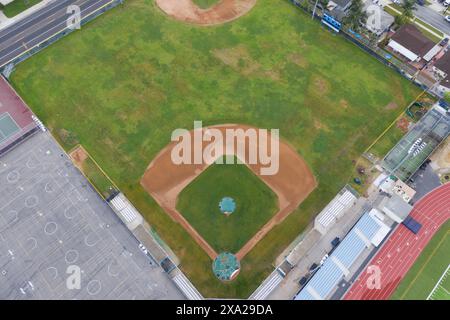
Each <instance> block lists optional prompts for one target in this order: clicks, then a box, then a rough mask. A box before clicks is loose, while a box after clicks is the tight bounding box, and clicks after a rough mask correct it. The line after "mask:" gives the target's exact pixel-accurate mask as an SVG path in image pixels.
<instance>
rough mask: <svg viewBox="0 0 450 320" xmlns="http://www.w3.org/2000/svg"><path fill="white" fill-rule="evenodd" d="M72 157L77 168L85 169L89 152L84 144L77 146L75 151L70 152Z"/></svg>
mask: <svg viewBox="0 0 450 320" xmlns="http://www.w3.org/2000/svg"><path fill="white" fill-rule="evenodd" d="M69 156H70V158H71V159H72V161H73V163H74V164H75V166H76V167H77V168H79V169H80V170H83V164H84V162H85V161H86V159H87V158H89V155H88V153H87V152H86V150H84V148H83V147H82V146H78V147H76V148H75V149H74V150H73V151H71V152H70V153H69Z"/></svg>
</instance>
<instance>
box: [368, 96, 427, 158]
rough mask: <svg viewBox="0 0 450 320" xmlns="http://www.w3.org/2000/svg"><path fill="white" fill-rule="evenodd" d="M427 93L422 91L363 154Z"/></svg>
mask: <svg viewBox="0 0 450 320" xmlns="http://www.w3.org/2000/svg"><path fill="white" fill-rule="evenodd" d="M426 92H427V91H426V90H424V91H422V92H421V93H420V94H419V95H418V96H417V97H416V98H415V99H414V100H413V101H412V102H411V103H410V104H409V105H408V106H407V107H406V109H405V110H403V111H402V112H401V113H400V115H399V116H398V117H397V118H395V120H394V121H393V122H392V123H391V124H390V125H389V126H388V127H387V128H386V129H385V130H384V131H383V132H382V133H381V134H380V135H379V136H378V138H376V139H375V141H374V142H373V143H372V144H371V145H370V146H369V147H368V148H367V149H366V150H364V152H363V153H366V152H368V151H369V150H370V149H371V148H372V147H373V146H374V145H375V144H376V143H377V142H378V141H379V140H380V139H381V138H382V137H383V136H384V135H385V134H386V132H388V131H389V129H391V128H392V126H393V125H394V124H396V123H397V121H398V120H399V119H400V118H401V117H402V116H403V115H404V114H405V113H406V111H407V110H408V109H409V108H410V107H411V106H412V105H413V104H414V103H415V102H416V101H417V100H419V99H420V98H421V97H422V96H423V95H424V94H425V93H426Z"/></svg>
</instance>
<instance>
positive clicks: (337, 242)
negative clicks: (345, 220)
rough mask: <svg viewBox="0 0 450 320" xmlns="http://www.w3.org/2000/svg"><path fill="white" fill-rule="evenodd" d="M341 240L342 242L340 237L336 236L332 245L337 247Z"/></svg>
mask: <svg viewBox="0 0 450 320" xmlns="http://www.w3.org/2000/svg"><path fill="white" fill-rule="evenodd" d="M339 242H341V240H340V239H339V237H336V238H334V239H333V241H331V245H332V246H333V248H334V247H336V246H337V245H338V244H339Z"/></svg>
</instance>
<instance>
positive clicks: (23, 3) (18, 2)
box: [2, 0, 42, 18]
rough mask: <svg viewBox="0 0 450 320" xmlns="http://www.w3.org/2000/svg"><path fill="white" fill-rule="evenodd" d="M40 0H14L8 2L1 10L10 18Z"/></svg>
mask: <svg viewBox="0 0 450 320" xmlns="http://www.w3.org/2000/svg"><path fill="white" fill-rule="evenodd" d="M41 1H42V0H14V1H13V2H11V3H10V4H8V5H6V6H5V7H4V8H3V9H2V11H3V13H4V14H5V16H7V17H8V18H12V17H14V16H16V15H18V14H19V13H21V12H23V11H25V10H26V9H28V8H31V7H32V6H34V5H35V4H38V3H39V2H41Z"/></svg>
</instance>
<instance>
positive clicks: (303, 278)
mask: <svg viewBox="0 0 450 320" xmlns="http://www.w3.org/2000/svg"><path fill="white" fill-rule="evenodd" d="M306 282H308V277H302V278H301V279H300V281H299V282H298V284H299V285H301V286H302V287H303V286H304V285H305V284H306Z"/></svg>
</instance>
